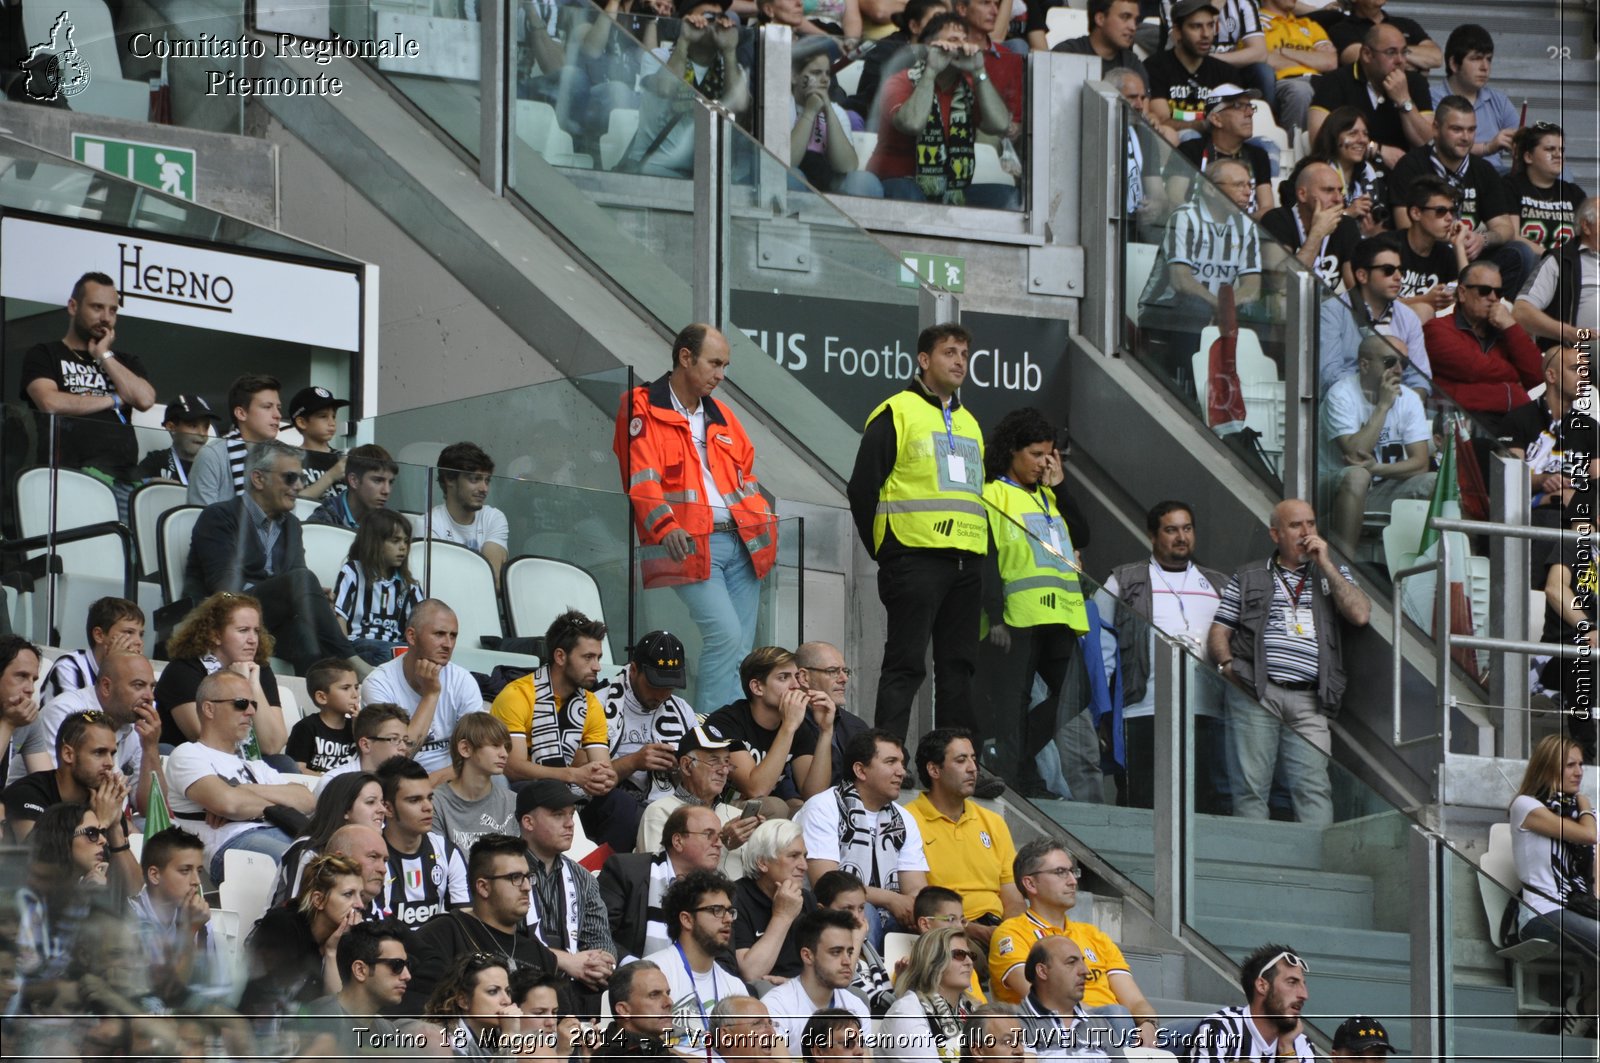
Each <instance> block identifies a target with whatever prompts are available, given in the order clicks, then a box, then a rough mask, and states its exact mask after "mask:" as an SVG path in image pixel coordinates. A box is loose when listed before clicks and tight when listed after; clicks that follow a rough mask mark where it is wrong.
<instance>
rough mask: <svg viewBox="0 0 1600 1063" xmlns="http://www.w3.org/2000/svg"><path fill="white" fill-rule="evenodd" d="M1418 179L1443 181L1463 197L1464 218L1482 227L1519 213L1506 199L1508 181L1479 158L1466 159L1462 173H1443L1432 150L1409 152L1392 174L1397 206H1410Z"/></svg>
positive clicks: (1394, 200)
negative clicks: (1414, 182)
mask: <svg viewBox="0 0 1600 1063" xmlns="http://www.w3.org/2000/svg"><path fill="white" fill-rule="evenodd" d="M1419 177H1443V178H1444V179H1445V180H1446V181H1448V182H1449V183H1450V187H1451V188H1454V189H1455V190H1456V193H1457V194H1458V195H1460V196H1461V218H1462V220H1464V221H1466V222H1468V223H1470V224H1472V225H1482V224H1483V223H1485V222H1487V221H1488V220H1489V219H1490V218H1498V217H1500V215H1502V214H1509V213H1511V212H1512V211H1513V210H1515V209H1516V207H1515V205H1514V204H1513V203H1511V202H1510V201H1508V199H1507V196H1506V183H1505V178H1503V177H1501V176H1500V172H1499V171H1498V170H1496V169H1495V168H1494V167H1493V166H1490V165H1489V164H1488V163H1486V162H1484V161H1483V160H1482V159H1480V158H1478V156H1476V155H1470V156H1468V157H1467V168H1466V169H1465V170H1463V171H1461V172H1460V173H1444V172H1442V171H1441V169H1440V168H1439V167H1438V166H1435V165H1434V155H1433V148H1431V147H1428V146H1426V145H1424V146H1423V147H1420V148H1413V149H1411V150H1410V151H1408V152H1406V157H1405V158H1403V159H1401V160H1400V161H1399V162H1397V163H1395V166H1394V172H1392V173H1391V174H1389V197H1390V199H1391V200H1392V201H1393V202H1395V203H1405V202H1408V201H1409V199H1410V197H1411V183H1412V182H1413V181H1415V180H1416V179H1417V178H1419Z"/></svg>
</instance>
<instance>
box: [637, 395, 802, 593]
mask: <svg viewBox="0 0 1600 1063" xmlns="http://www.w3.org/2000/svg"><path fill="white" fill-rule="evenodd" d="M667 380H668V377H665V376H664V377H662V378H661V379H660V380H657V381H656V382H655V383H653V384H649V385H646V386H643V387H637V388H634V389H633V390H632V391H630V392H629V393H628V394H627V395H625V396H624V397H623V400H622V406H621V409H619V410H618V411H617V428H616V435H615V437H614V438H613V440H612V444H611V449H612V450H613V451H614V452H615V453H616V455H617V462H618V464H619V466H620V467H621V469H622V484H623V489H624V490H626V491H627V492H628V498H629V499H630V500H631V501H632V503H633V517H634V526H635V527H636V528H637V529H638V532H639V543H640V549H639V563H640V569H641V571H642V573H643V576H644V585H645V586H646V587H669V586H672V585H674V584H679V583H697V582H699V581H700V580H703V579H706V578H707V577H709V576H710V575H711V543H710V538H711V525H712V516H711V514H712V509H711V506H710V505H709V504H708V503H707V502H706V500H705V499H704V498H703V497H701V496H702V495H703V494H704V493H705V477H704V476H703V475H702V473H701V469H700V453H699V451H698V450H697V449H696V448H695V445H694V437H693V436H692V435H691V434H690V433H689V422H688V420H687V419H686V418H685V417H684V416H683V414H681V413H679V412H678V411H677V410H675V409H674V408H673V406H672V395H671V393H670V390H669V388H668V384H667ZM700 403H701V405H702V406H703V407H704V410H705V418H706V457H707V462H708V464H709V465H710V466H711V476H712V479H713V480H714V481H715V482H716V485H717V490H718V491H719V492H721V494H722V501H723V504H724V505H726V506H727V507H728V513H729V516H730V517H732V519H733V521H734V522H735V524H737V526H738V531H739V538H740V539H742V540H743V541H744V545H745V549H747V550H749V551H750V561H751V564H752V565H754V567H755V570H756V576H757V578H761V577H764V576H766V574H767V573H768V572H770V571H771V570H772V566H773V564H774V563H775V562H776V561H777V559H778V521H777V518H776V517H775V516H773V513H772V507H771V506H770V505H769V504H768V503H767V499H766V498H765V497H764V496H763V495H762V494H761V487H760V484H758V483H757V482H756V477H755V472H754V467H755V456H756V452H755V448H754V447H752V446H751V445H750V437H749V436H747V435H745V434H744V427H743V426H742V425H740V424H739V420H738V418H736V417H734V415H733V413H732V412H731V411H730V410H728V408H727V407H725V406H723V405H721V404H720V403H718V402H717V401H716V400H714V399H711V398H709V397H707V398H704V399H701V400H700ZM675 528H682V529H683V530H684V531H686V532H688V533H689V535H690V536H691V537H693V539H694V550H693V552H692V553H690V554H689V556H688V557H686V558H684V559H683V560H682V561H681V562H680V561H674V560H672V558H671V557H670V556H669V555H668V554H667V549H666V547H665V546H662V545H661V540H662V539H664V538H665V537H666V535H667V533H668V532H670V531H672V530H673V529H675Z"/></svg>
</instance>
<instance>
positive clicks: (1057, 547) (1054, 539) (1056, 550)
mask: <svg viewBox="0 0 1600 1063" xmlns="http://www.w3.org/2000/svg"><path fill="white" fill-rule="evenodd" d="M1049 538H1050V552H1051V553H1053V554H1055V555H1056V556H1057V557H1063V556H1065V551H1063V550H1062V549H1061V531H1060V529H1058V528H1057V527H1056V526H1055V525H1054V524H1052V525H1050V530H1049Z"/></svg>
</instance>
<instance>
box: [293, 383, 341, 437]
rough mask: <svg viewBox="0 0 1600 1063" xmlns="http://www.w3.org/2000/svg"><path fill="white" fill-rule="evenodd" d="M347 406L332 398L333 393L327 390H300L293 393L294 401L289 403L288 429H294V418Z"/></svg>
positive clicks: (315, 388) (311, 388)
mask: <svg viewBox="0 0 1600 1063" xmlns="http://www.w3.org/2000/svg"><path fill="white" fill-rule="evenodd" d="M348 405H350V403H348V402H346V401H345V400H344V399H336V398H334V397H333V392H331V391H329V390H328V389H327V388H317V387H310V388H301V389H300V390H299V391H297V392H295V393H294V399H293V400H292V401H291V402H290V403H289V424H288V427H290V428H293V427H294V419H295V418H296V417H306V416H308V415H310V414H313V413H316V412H317V411H318V410H337V409H338V408H339V407H340V406H348Z"/></svg>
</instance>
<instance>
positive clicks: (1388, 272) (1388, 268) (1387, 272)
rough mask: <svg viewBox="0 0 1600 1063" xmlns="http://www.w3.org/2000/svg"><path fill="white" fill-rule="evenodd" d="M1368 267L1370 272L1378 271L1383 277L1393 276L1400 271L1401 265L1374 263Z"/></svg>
mask: <svg viewBox="0 0 1600 1063" xmlns="http://www.w3.org/2000/svg"><path fill="white" fill-rule="evenodd" d="M1367 269H1368V270H1369V271H1370V272H1372V273H1376V274H1378V275H1379V276H1383V277H1392V276H1394V275H1395V274H1396V273H1399V272H1400V267H1399V266H1396V265H1382V266H1378V265H1372V266H1368V267H1367Z"/></svg>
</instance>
